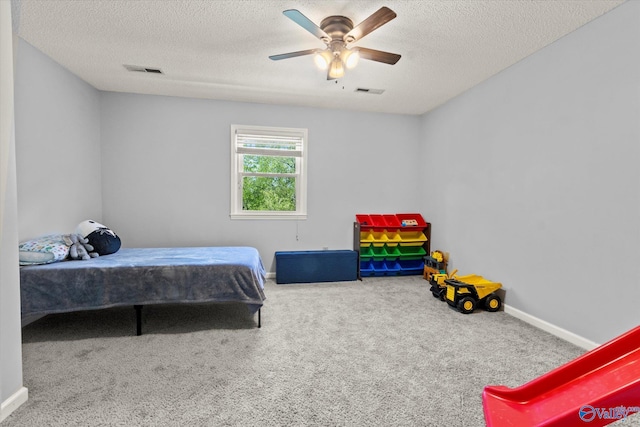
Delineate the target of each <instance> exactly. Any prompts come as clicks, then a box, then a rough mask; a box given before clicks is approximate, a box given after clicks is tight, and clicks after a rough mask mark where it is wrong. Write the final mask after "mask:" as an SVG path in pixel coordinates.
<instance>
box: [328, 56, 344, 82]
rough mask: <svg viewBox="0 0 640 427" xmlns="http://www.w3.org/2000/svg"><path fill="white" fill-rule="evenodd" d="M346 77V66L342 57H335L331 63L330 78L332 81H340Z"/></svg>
mask: <svg viewBox="0 0 640 427" xmlns="http://www.w3.org/2000/svg"><path fill="white" fill-rule="evenodd" d="M343 76H344V64H343V63H342V60H341V59H340V57H335V58H334V59H333V61H331V66H330V68H329V77H331V78H332V79H339V78H341V77H343Z"/></svg>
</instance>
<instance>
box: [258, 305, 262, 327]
mask: <svg viewBox="0 0 640 427" xmlns="http://www.w3.org/2000/svg"><path fill="white" fill-rule="evenodd" d="M260 310H261V309H260V308H259V309H258V328H261V327H262V324H261V322H260V320H261V319H260Z"/></svg>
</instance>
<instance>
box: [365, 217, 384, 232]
mask: <svg viewBox="0 0 640 427" xmlns="http://www.w3.org/2000/svg"><path fill="white" fill-rule="evenodd" d="M369 219H370V220H371V223H372V224H373V228H375V229H378V230H382V229H384V228H385V226H386V222H385V221H384V215H379V214H369Z"/></svg>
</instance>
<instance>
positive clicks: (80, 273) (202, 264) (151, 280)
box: [20, 246, 266, 335]
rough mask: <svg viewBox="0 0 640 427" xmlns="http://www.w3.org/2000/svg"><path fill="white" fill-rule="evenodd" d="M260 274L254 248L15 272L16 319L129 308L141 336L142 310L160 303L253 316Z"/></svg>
mask: <svg viewBox="0 0 640 427" xmlns="http://www.w3.org/2000/svg"><path fill="white" fill-rule="evenodd" d="M265 277H266V276H265V270H264V266H263V264H262V260H261V258H260V254H259V253H258V251H257V250H256V249H255V248H252V247H245V246H232V247H191V248H122V249H120V250H119V251H118V252H116V253H114V254H111V255H106V256H101V257H98V258H92V259H90V260H83V261H62V262H56V263H52V264H45V265H34V266H26V267H20V293H21V301H22V302H21V307H22V318H23V319H25V318H27V317H30V316H38V315H45V314H52V313H64V312H70V311H80V310H92V309H99V308H108V307H117V306H133V307H134V308H135V309H136V310H135V311H136V332H137V335H141V334H142V330H141V329H142V325H141V313H142V307H143V306H144V305H148V304H161V303H195V302H215V303H227V302H235V303H244V304H246V305H247V308H248V309H249V312H250V313H251V314H252V315H254V314H256V313H257V314H258V327H260V326H261V319H260V309H261V307H262V305H263V301H264V300H265V295H264V282H265Z"/></svg>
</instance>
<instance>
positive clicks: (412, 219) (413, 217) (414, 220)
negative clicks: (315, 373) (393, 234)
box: [396, 213, 427, 228]
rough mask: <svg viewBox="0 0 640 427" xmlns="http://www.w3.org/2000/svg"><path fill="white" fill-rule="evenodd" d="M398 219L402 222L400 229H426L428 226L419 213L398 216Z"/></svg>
mask: <svg viewBox="0 0 640 427" xmlns="http://www.w3.org/2000/svg"><path fill="white" fill-rule="evenodd" d="M396 218H398V221H400V227H416V228H425V227H426V226H427V223H426V222H425V220H424V218H422V215H420V214H419V213H401V214H396Z"/></svg>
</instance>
